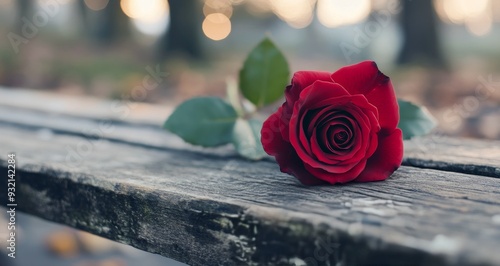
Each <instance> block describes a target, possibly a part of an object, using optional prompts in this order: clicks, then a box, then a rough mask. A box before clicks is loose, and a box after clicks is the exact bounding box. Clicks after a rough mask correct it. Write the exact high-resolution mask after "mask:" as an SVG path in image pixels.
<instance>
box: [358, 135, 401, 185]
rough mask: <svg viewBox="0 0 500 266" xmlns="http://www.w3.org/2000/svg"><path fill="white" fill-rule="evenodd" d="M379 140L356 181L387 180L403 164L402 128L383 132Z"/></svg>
mask: <svg viewBox="0 0 500 266" xmlns="http://www.w3.org/2000/svg"><path fill="white" fill-rule="evenodd" d="M378 141H379V145H378V149H377V150H376V151H375V153H374V154H373V155H372V156H371V157H370V159H368V162H367V164H366V168H365V170H364V171H363V172H361V174H360V175H359V176H358V178H356V179H355V180H354V181H356V182H371V181H380V180H385V179H387V178H388V177H389V176H390V175H391V174H392V173H393V172H394V171H396V169H398V168H399V166H401V162H402V160H403V133H402V132H401V129H399V128H397V129H395V130H394V131H393V132H392V133H391V134H390V135H386V134H384V133H383V132H381V134H380V136H379V140H378Z"/></svg>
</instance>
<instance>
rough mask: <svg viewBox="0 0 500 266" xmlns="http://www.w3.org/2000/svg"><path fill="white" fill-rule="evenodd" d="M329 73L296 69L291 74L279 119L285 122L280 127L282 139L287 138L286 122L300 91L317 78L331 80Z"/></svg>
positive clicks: (290, 115) (289, 117)
mask: <svg viewBox="0 0 500 266" xmlns="http://www.w3.org/2000/svg"><path fill="white" fill-rule="evenodd" d="M330 75H331V73H328V72H321V71H298V72H295V73H294V74H293V77H292V82H291V84H290V85H288V86H287V87H286V89H285V98H286V101H285V102H284V103H283V112H282V114H281V119H282V120H283V121H284V122H285V123H284V127H283V128H281V135H282V136H283V139H285V140H286V141H289V139H288V122H289V121H290V119H291V117H292V114H293V106H294V105H295V102H296V101H297V100H298V99H299V97H300V93H301V92H302V91H303V90H304V89H306V88H307V87H309V86H310V85H312V84H313V83H314V82H316V81H318V80H322V81H329V82H332V78H331V77H330Z"/></svg>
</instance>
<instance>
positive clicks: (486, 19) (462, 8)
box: [434, 0, 494, 36]
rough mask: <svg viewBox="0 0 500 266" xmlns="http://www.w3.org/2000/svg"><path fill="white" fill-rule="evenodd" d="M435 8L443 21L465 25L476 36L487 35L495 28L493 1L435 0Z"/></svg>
mask: <svg viewBox="0 0 500 266" xmlns="http://www.w3.org/2000/svg"><path fill="white" fill-rule="evenodd" d="M434 6H435V8H436V12H437V14H438V15H439V17H440V18H441V20H443V21H445V22H451V23H454V24H465V27H466V28H467V30H468V31H469V32H470V33H472V34H474V35H477V36H482V35H486V34H488V33H489V32H490V31H491V29H492V27H493V15H494V14H493V7H492V2H491V0H476V1H468V0H434Z"/></svg>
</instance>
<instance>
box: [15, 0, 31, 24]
mask: <svg viewBox="0 0 500 266" xmlns="http://www.w3.org/2000/svg"><path fill="white" fill-rule="evenodd" d="M16 2H17V14H18V19H17V25H16V27H17V29H18V32H21V30H22V27H23V25H24V23H25V22H24V20H23V19H22V18H26V19H28V20H30V21H31V20H32V12H33V2H32V0H17V1H16Z"/></svg>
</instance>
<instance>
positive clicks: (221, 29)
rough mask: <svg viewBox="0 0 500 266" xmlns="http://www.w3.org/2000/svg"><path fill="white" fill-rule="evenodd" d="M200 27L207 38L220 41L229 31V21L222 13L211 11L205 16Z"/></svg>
mask: <svg viewBox="0 0 500 266" xmlns="http://www.w3.org/2000/svg"><path fill="white" fill-rule="evenodd" d="M202 28H203V33H204V34H205V35H206V36H207V37H208V38H210V39H212V40H214V41H220V40H223V39H225V38H226V37H227V36H228V35H229V33H231V21H230V20H229V18H228V17H226V15H224V14H222V13H213V14H210V15H208V16H206V17H205V20H204V21H203V24H202Z"/></svg>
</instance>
